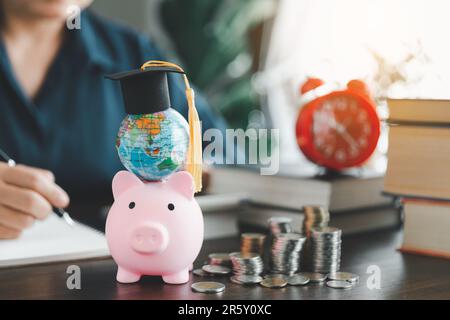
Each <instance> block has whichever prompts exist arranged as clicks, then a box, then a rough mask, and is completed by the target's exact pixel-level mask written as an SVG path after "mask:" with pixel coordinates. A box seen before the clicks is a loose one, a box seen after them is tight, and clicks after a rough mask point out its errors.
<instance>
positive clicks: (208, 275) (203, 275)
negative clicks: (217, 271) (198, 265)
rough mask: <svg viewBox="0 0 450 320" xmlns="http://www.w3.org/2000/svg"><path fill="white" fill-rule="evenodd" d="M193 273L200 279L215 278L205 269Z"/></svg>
mask: <svg viewBox="0 0 450 320" xmlns="http://www.w3.org/2000/svg"><path fill="white" fill-rule="evenodd" d="M192 273H193V274H194V275H196V276H199V277H213V276H214V275H213V274H212V273H209V272H205V271H204V270H203V269H195V270H193V271H192Z"/></svg>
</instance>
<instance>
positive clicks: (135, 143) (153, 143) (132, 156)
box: [116, 108, 189, 181]
mask: <svg viewBox="0 0 450 320" xmlns="http://www.w3.org/2000/svg"><path fill="white" fill-rule="evenodd" d="M188 146H189V126H188V124H187V122H186V120H185V119H184V118H183V116H182V115H180V114H179V113H178V112H177V111H175V110H174V109H171V108H169V109H167V110H165V111H163V112H157V113H152V114H144V115H127V117H126V118H125V119H124V120H123V121H122V124H121V126H120V129H119V133H118V135H117V141H116V148H117V152H118V154H119V158H120V160H121V161H122V164H123V165H124V166H125V168H127V170H129V171H130V172H132V173H134V174H135V175H137V176H138V177H140V178H142V179H144V180H147V181H157V180H162V179H164V178H165V177H167V176H169V175H170V174H172V173H174V172H176V171H179V170H182V169H183V168H184V165H185V162H186V156H187V151H188Z"/></svg>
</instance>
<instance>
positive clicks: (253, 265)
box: [230, 252, 264, 284]
mask: <svg viewBox="0 0 450 320" xmlns="http://www.w3.org/2000/svg"><path fill="white" fill-rule="evenodd" d="M230 258H231V263H232V264H233V273H234V276H233V277H231V281H233V282H234V283H238V284H255V283H260V282H261V281H262V280H263V279H262V277H261V273H262V272H263V271H264V264H263V261H262V259H261V256H260V255H259V254H257V253H241V252H233V253H230Z"/></svg>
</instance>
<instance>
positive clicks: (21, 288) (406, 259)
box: [0, 230, 450, 300]
mask: <svg viewBox="0 0 450 320" xmlns="http://www.w3.org/2000/svg"><path fill="white" fill-rule="evenodd" d="M400 241H401V232H400V231H398V230H391V231H385V232H378V233H372V234H366V235H361V236H353V237H350V238H346V239H344V241H343V253H342V268H341V270H343V271H349V272H353V273H357V274H359V275H360V282H359V284H358V285H357V286H356V287H355V288H353V289H351V290H336V289H331V288H327V287H325V286H323V285H308V286H304V287H286V288H284V289H281V290H278V289H267V288H263V287H260V286H252V287H243V286H239V285H236V284H234V283H231V282H230V281H229V280H228V278H227V277H218V278H217V281H220V282H223V283H225V284H226V286H227V288H226V291H225V292H224V293H222V294H215V295H206V294H199V293H194V292H192V291H191V288H190V285H191V283H192V282H193V281H201V280H204V279H203V278H199V277H197V276H193V275H191V279H190V281H189V283H188V284H185V285H166V284H164V283H163V282H162V281H161V279H160V278H158V277H145V278H143V279H142V281H141V282H139V283H136V284H119V283H117V282H116V281H115V273H116V265H115V264H114V262H113V261H112V260H111V259H105V260H91V261H78V262H70V263H68V262H65V263H55V264H47V265H38V266H28V267H21V268H13V269H2V270H0V299H164V300H170V299H188V300H201V299H239V300H245V299H262V300H266V299H271V300H272V299H450V261H446V260H440V259H436V258H429V257H421V256H413V255H404V254H401V253H399V252H398V251H396V248H397V247H398V245H399V244H400ZM238 247H239V241H238V239H237V238H229V239H220V240H211V241H207V242H205V243H204V246H203V249H202V252H201V254H200V256H199V258H198V260H197V262H196V267H199V266H201V265H202V262H203V261H204V260H206V257H207V255H208V253H212V252H231V251H235V250H236V249H237V248H238ZM71 264H76V265H78V266H79V267H80V268H81V290H68V289H67V287H66V280H67V277H68V274H67V273H66V269H67V266H69V265H71ZM370 265H377V266H378V267H379V268H380V269H381V289H380V290H376V289H374V290H369V289H368V288H367V286H366V282H367V278H368V276H369V275H368V274H367V273H366V271H367V268H368V267H369V266H370Z"/></svg>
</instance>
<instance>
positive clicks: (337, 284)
mask: <svg viewBox="0 0 450 320" xmlns="http://www.w3.org/2000/svg"><path fill="white" fill-rule="evenodd" d="M327 287H330V288H333V289H351V288H353V284H352V283H351V282H348V281H340V280H331V281H327Z"/></svg>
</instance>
